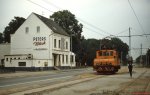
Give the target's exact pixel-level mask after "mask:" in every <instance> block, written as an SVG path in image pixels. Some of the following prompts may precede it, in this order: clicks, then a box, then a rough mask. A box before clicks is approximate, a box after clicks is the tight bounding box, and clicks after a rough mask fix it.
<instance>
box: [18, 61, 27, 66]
mask: <svg viewBox="0 0 150 95" xmlns="http://www.w3.org/2000/svg"><path fill="white" fill-rule="evenodd" d="M18 66H26V62H18Z"/></svg>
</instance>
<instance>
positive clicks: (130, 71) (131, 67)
mask: <svg viewBox="0 0 150 95" xmlns="http://www.w3.org/2000/svg"><path fill="white" fill-rule="evenodd" d="M132 63H133V59H132V57H131V56H129V58H128V69H129V73H130V77H131V78H132V69H133V66H132Z"/></svg>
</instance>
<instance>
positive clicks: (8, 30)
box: [3, 17, 25, 43]
mask: <svg viewBox="0 0 150 95" xmlns="http://www.w3.org/2000/svg"><path fill="white" fill-rule="evenodd" d="M24 21H25V18H23V17H14V19H12V20H11V21H10V23H9V24H8V26H6V27H5V30H4V32H3V34H4V41H5V42H8V43H10V34H14V33H15V31H16V30H17V29H18V28H19V27H20V26H21V25H22V23H23V22H24Z"/></svg>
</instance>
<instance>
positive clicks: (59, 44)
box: [59, 40, 60, 48]
mask: <svg viewBox="0 0 150 95" xmlns="http://www.w3.org/2000/svg"><path fill="white" fill-rule="evenodd" d="M59 48H60V40H59Z"/></svg>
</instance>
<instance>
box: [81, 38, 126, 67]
mask: <svg viewBox="0 0 150 95" xmlns="http://www.w3.org/2000/svg"><path fill="white" fill-rule="evenodd" d="M100 43H101V49H115V50H117V51H118V52H119V57H120V58H121V52H122V60H123V61H124V62H125V61H126V55H127V54H128V45H127V44H126V43H123V42H122V41H121V40H120V39H119V38H111V40H109V39H102V40H96V39H87V40H83V41H82V46H83V49H84V50H83V51H84V52H85V54H84V55H86V56H85V57H87V60H86V63H87V64H88V65H92V63H93V59H94V58H95V56H96V51H97V50H99V49H100ZM82 64H84V63H82Z"/></svg>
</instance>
